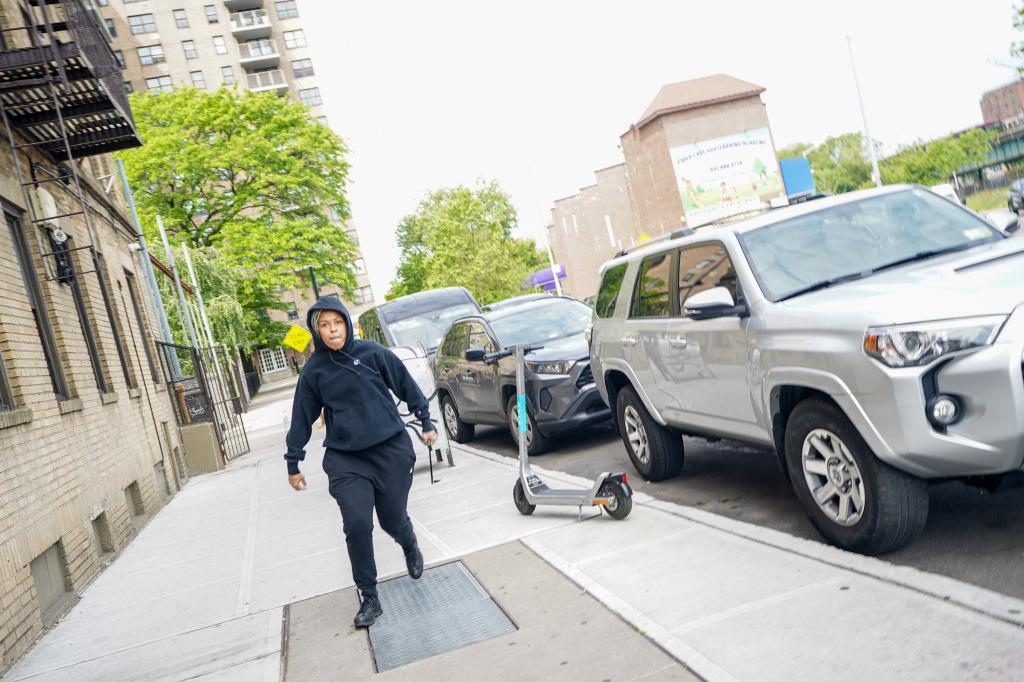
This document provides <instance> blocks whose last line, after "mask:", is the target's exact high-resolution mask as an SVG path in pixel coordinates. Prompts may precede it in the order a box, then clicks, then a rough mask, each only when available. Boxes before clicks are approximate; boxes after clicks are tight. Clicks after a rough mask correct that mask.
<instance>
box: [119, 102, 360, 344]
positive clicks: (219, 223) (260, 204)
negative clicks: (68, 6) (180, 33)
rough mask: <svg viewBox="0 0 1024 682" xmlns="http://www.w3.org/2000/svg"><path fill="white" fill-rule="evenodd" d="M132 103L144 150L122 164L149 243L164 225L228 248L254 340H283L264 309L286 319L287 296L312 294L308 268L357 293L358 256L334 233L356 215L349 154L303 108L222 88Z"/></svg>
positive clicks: (172, 235)
mask: <svg viewBox="0 0 1024 682" xmlns="http://www.w3.org/2000/svg"><path fill="white" fill-rule="evenodd" d="M131 104H132V112H133V114H134V116H135V122H136V125H137V127H138V129H139V133H140V136H141V137H142V139H143V140H144V142H145V145H144V146H142V147H139V148H137V149H131V150H127V151H124V152H120V153H119V157H120V158H122V159H123V160H124V162H125V165H126V167H127V171H128V179H129V182H130V183H131V186H132V189H133V191H134V192H135V198H136V201H137V203H138V206H139V217H140V219H141V220H142V223H143V228H144V230H145V231H146V236H147V238H148V239H150V240H151V243H154V244H159V241H158V238H157V234H156V220H155V219H156V216H157V215H159V216H161V217H162V218H163V221H164V225H165V227H166V229H167V233H168V238H169V239H170V240H171V241H172V243H174V244H182V243H184V244H188V245H189V246H190V247H194V248H195V249H196V250H197V251H201V250H203V249H206V248H209V247H211V246H213V247H218V249H219V255H218V256H217V258H218V261H219V262H221V263H223V264H225V265H226V266H231V267H234V268H237V271H238V272H242V273H244V277H243V278H242V279H241V280H240V281H239V282H238V284H237V287H236V295H237V297H238V301H239V302H240V304H241V306H242V309H243V311H244V317H245V329H246V332H245V335H246V337H247V338H246V339H245V340H246V341H248V342H249V343H256V344H260V343H277V342H279V341H280V337H281V336H282V335H283V333H284V329H285V326H284V325H282V324H279V323H274V322H271V321H270V318H269V317H268V316H267V315H266V310H267V308H273V309H279V310H283V309H284V304H283V303H282V302H281V300H280V298H279V296H278V292H279V291H280V288H281V287H284V288H286V289H290V288H295V287H297V286H299V285H300V284H304V281H305V280H304V279H303V276H302V275H301V273H299V272H296V271H297V270H298V269H299V268H302V267H304V266H307V265H312V266H313V267H314V269H315V270H316V273H317V277H318V278H319V279H321V280H322V281H329V282H332V283H334V284H336V285H337V286H338V288H339V289H340V290H341V291H342V292H344V293H347V294H351V292H352V290H353V288H354V287H355V274H354V272H353V270H352V263H353V260H354V254H355V247H354V245H353V244H352V243H351V242H350V241H349V240H348V239H347V238H346V236H345V234H344V232H343V230H341V229H340V228H339V227H338V226H337V225H336V224H335V221H336V220H343V219H345V218H346V217H347V216H348V202H347V200H346V197H345V187H346V183H347V179H348V171H349V166H348V163H347V162H346V160H345V156H346V154H347V148H346V147H345V144H344V142H343V141H342V140H341V138H339V137H338V136H337V135H336V134H334V133H333V132H332V131H331V130H330V129H329V128H328V127H327V126H324V125H321V124H320V123H318V122H317V121H315V120H314V119H313V118H312V117H311V116H310V114H309V111H308V109H307V108H306V107H305V106H303V105H301V104H298V103H295V102H292V101H290V100H289V99H288V98H285V97H277V96H276V95H274V94H272V93H252V92H238V91H235V90H227V89H223V88H222V89H220V90H217V91H215V92H204V91H200V90H197V89H195V88H184V89H179V90H174V91H173V92H167V93H160V94H158V95H155V96H154V95H152V94H149V93H137V94H135V95H133V96H132V99H131ZM211 303H213V301H211ZM218 306H220V303H217V304H215V305H214V307H215V308H216V307H218Z"/></svg>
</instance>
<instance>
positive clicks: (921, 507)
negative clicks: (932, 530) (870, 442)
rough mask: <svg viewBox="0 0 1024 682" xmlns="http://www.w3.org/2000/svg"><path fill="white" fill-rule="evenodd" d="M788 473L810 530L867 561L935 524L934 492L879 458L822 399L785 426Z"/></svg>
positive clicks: (798, 411) (810, 402)
mask: <svg viewBox="0 0 1024 682" xmlns="http://www.w3.org/2000/svg"><path fill="white" fill-rule="evenodd" d="M785 447H786V465H787V467H788V469H789V478H790V481H791V482H792V484H793V489H794V491H795V492H796V496H797V498H798V499H799V500H800V504H801V505H802V506H803V508H804V511H805V512H806V513H807V515H808V516H809V517H810V519H811V523H813V524H814V527H815V528H817V529H818V532H819V533H821V534H822V535H823V536H825V538H826V539H827V540H828V541H829V542H831V543H832V544H834V545H837V546H839V547H842V548H843V549H848V550H851V551H854V552H860V553H862V554H871V555H876V554H884V553H886V552H891V551H892V550H894V549H897V548H899V547H902V546H903V545H905V544H907V543H908V542H910V541H911V540H913V539H914V538H915V537H917V535H918V534H919V533H920V532H921V531H922V530H923V529H924V525H925V522H926V521H927V520H928V484H927V483H926V482H925V481H924V480H922V479H920V478H917V477H916V476H911V475H909V474H905V473H903V472H902V471H899V470H897V469H894V468H893V467H891V466H889V465H888V464H886V463H885V462H883V461H881V460H880V459H878V458H877V457H875V455H874V453H873V452H871V450H870V448H868V446H867V444H866V443H865V442H864V439H862V438H861V437H860V434H859V433H858V432H857V429H856V428H854V426H853V424H851V423H850V421H849V420H848V419H847V418H846V415H844V414H843V413H842V411H841V410H839V408H837V407H836V406H835V405H833V404H832V403H830V402H827V401H825V400H822V399H819V398H811V399H808V400H805V401H804V402H802V403H800V404H799V405H797V406H796V408H795V409H794V410H793V413H792V414H791V415H790V417H789V422H788V423H787V424H786V445H785Z"/></svg>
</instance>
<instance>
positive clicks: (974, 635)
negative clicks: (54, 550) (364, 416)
mask: <svg viewBox="0 0 1024 682" xmlns="http://www.w3.org/2000/svg"><path fill="white" fill-rule="evenodd" d="M290 399H291V391H290V390H287V386H286V385H284V384H280V385H269V386H265V387H264V389H263V391H261V394H260V396H258V397H257V399H256V401H254V403H253V405H252V407H251V409H250V412H249V413H248V414H247V416H246V425H247V427H248V428H249V435H250V442H251V443H252V446H253V451H252V454H250V455H247V456H246V457H244V458H242V459H241V460H240V461H238V462H236V463H234V464H232V465H231V466H229V467H228V469H226V470H225V471H222V472H219V473H216V474H211V475H208V476H202V477H197V478H195V479H193V480H192V481H191V482H190V483H189V485H188V486H186V487H185V489H184V490H182V491H181V492H180V493H179V494H178V495H177V496H176V497H175V498H174V500H173V501H172V502H171V503H170V504H169V505H168V506H167V507H166V508H165V509H164V510H162V511H161V512H160V513H159V514H157V516H156V517H155V518H154V519H153V521H152V522H150V524H149V525H148V526H147V527H146V528H145V529H144V530H143V531H142V533H141V534H140V535H139V537H138V538H137V539H136V540H135V541H134V542H133V543H132V544H131V545H129V546H128V548H127V549H126V550H125V551H124V553H123V554H122V555H121V556H120V557H118V559H117V560H116V561H115V562H114V564H113V565H112V566H111V567H110V568H109V569H107V571H106V572H104V573H103V574H102V575H101V576H100V577H99V578H98V579H97V580H96V581H95V582H94V583H93V584H92V585H91V586H90V587H89V588H88V589H87V590H86V591H85V592H84V594H83V595H82V599H81V601H80V603H79V604H78V606H77V607H76V608H75V609H74V610H73V611H72V612H71V613H70V614H69V615H68V616H67V617H65V618H64V620H63V621H62V622H61V623H60V624H59V625H58V626H57V627H56V628H54V630H53V631H51V632H50V633H48V634H47V635H46V636H45V637H44V638H43V639H42V640H40V642H38V643H37V645H36V646H35V648H34V649H33V650H32V651H30V652H29V653H28V654H27V655H26V656H25V657H24V658H23V659H22V660H21V661H20V662H19V663H18V664H17V665H16V666H15V667H14V668H13V669H12V670H11V671H10V673H9V674H8V675H7V676H5V677H4V682H13V681H15V680H27V679H31V680H37V681H43V680H184V679H202V680H246V681H248V680H265V681H268V682H269V681H271V680H278V679H279V678H280V675H281V672H282V653H283V651H282V642H284V653H285V654H286V656H287V658H288V670H289V679H300V678H301V677H300V676H299V673H300V672H301V671H302V670H304V669H306V670H309V669H310V667H309V666H306V667H305V668H304V667H303V665H302V660H301V659H302V658H304V657H306V656H310V655H312V654H311V653H310V652H312V651H317V650H319V651H325V650H324V649H323V647H320V648H319V649H317V648H313V649H310V648H308V647H306V648H303V647H301V646H299V645H300V640H301V639H302V638H301V637H299V636H298V635H296V637H295V639H294V640H292V638H291V637H290V636H283V634H285V633H283V632H282V624H283V620H284V617H285V607H286V606H288V610H289V611H293V613H292V616H293V620H296V619H295V618H294V616H296V615H299V614H300V613H301V614H302V615H303V617H302V619H299V620H301V622H302V627H303V628H305V632H306V633H310V632H312V633H315V632H317V631H319V630H329V629H332V628H333V631H335V632H337V633H340V635H339V637H338V638H337V639H338V640H339V642H338V646H339V647H343V646H349V645H352V643H353V642H354V643H355V644H356V646H357V648H358V644H359V642H363V643H364V644H365V642H366V638H365V634H363V633H353V632H352V628H351V618H352V615H353V613H352V611H353V609H354V595H352V592H353V590H352V589H351V588H352V582H351V574H350V570H349V566H348V560H347V557H346V554H345V547H344V540H343V538H342V535H341V523H340V515H339V513H338V509H337V506H336V505H335V503H334V501H333V500H332V499H331V498H330V496H329V495H328V494H327V489H326V487H327V485H326V484H327V481H326V476H325V475H324V474H323V472H322V470H321V468H320V453H319V452H317V451H318V450H319V448H318V447H316V446H315V445H314V446H313V447H311V448H310V451H309V455H308V456H307V461H306V463H305V465H304V466H303V472H304V473H305V474H306V477H307V480H308V482H309V489H308V490H306V491H304V492H302V493H297V492H295V491H293V490H291V489H290V488H289V487H288V485H287V481H286V477H285V470H284V464H283V461H282V460H281V452H282V444H283V442H284V432H285V430H286V428H287V421H288V416H289V410H290ZM321 439H322V435H321V432H319V431H314V436H313V442H314V443H317V444H318V443H319V441H320V440H321ZM454 457H455V463H456V465H457V466H456V467H455V468H451V469H450V468H448V467H446V466H444V465H442V466H440V467H439V468H437V469H435V472H436V475H437V476H438V477H439V478H440V479H441V480H440V482H439V483H437V484H435V485H433V486H431V485H430V481H429V478H428V477H427V463H426V461H425V459H424V457H423V455H422V454H421V455H420V460H419V461H418V463H417V471H416V478H415V481H414V484H413V491H412V494H411V496H410V504H409V509H410V515H411V516H412V517H413V521H414V524H415V526H416V530H417V534H418V536H419V541H420V546H421V548H422V550H423V552H424V555H425V558H426V561H427V563H428V564H431V565H435V564H438V563H441V562H447V561H452V560H454V559H457V558H462V559H463V560H464V562H465V564H466V565H467V567H468V568H469V569H470V570H471V571H472V572H473V573H474V575H476V576H477V578H478V580H479V581H480V583H481V585H482V586H483V587H484V588H485V589H486V590H487V592H489V594H490V596H491V597H492V598H493V599H494V600H495V601H496V602H497V604H498V606H499V607H501V608H502V609H503V610H504V611H505V612H506V613H508V614H510V615H513V618H512V620H513V621H514V622H515V624H516V626H517V627H518V628H519V631H518V632H516V633H514V634H512V635H505V636H503V637H502V638H498V639H494V640H490V641H489V642H480V643H478V644H473V645H471V646H467V647H465V648H462V649H458V650H455V651H451V652H448V653H446V654H443V655H442V656H443V658H444V664H445V665H444V667H443V668H440V669H443V670H445V671H447V677H448V678H450V679H476V678H477V677H478V675H475V674H470V673H469V672H468V671H471V670H487V671H489V673H490V674H489V677H496V678H498V679H508V678H512V677H518V676H519V675H520V672H521V668H520V666H517V665H516V664H515V659H514V658H513V659H508V658H503V657H499V656H498V655H497V653H496V652H497V649H496V648H495V647H496V645H497V644H501V645H506V644H508V642H505V641H504V637H509V638H512V639H510V640H509V642H511V641H514V638H516V637H520V638H524V639H523V641H527V640H529V638H530V637H532V636H535V635H536V634H537V632H539V631H540V630H542V629H543V628H545V627H548V628H550V623H546V622H544V621H545V620H546V619H548V618H549V617H552V614H549V615H548V616H544V615H543V611H542V610H538V609H536V608H534V604H533V602H532V601H531V599H532V600H536V597H533V598H531V596H530V594H529V590H524V589H522V587H523V583H522V581H523V580H524V579H525V580H527V581H532V580H534V574H533V573H532V572H530V571H529V570H527V571H526V572H525V573H524V572H523V571H513V572H511V573H509V574H508V575H503V574H502V566H503V565H504V564H505V563H507V562H512V561H513V558H512V557H513V556H514V554H513V552H514V551H515V550H516V548H523V547H525V548H529V550H531V551H532V553H534V554H535V555H536V557H540V559H543V560H544V562H546V563H547V564H548V565H549V566H551V567H553V568H554V569H557V570H558V571H559V572H560V573H561V574H563V575H564V576H566V577H567V578H568V579H569V580H571V581H572V583H574V584H575V586H576V587H573V586H572V585H571V584H568V583H566V585H569V587H570V588H572V589H573V590H574V591H575V592H576V593H579V592H580V590H579V588H582V589H583V590H585V591H586V592H587V593H588V594H589V595H590V596H592V597H593V598H594V599H596V600H597V602H600V603H601V604H603V605H604V607H605V608H607V609H608V610H610V611H611V612H613V613H614V614H617V616H618V617H619V618H621V619H622V621H624V623H621V624H623V625H625V624H628V625H630V626H632V627H624V628H622V630H621V632H619V631H616V630H614V629H611V630H608V632H612V633H616V632H618V634H616V635H615V637H620V638H622V639H621V642H622V647H621V649H622V650H623V651H625V650H627V649H628V651H629V652H631V653H628V654H623V655H628V656H634V657H635V660H636V661H637V662H638V664H639V663H645V665H644V666H642V667H643V670H641V669H640V668H638V667H632V668H629V670H631V671H632V673H629V674H626V673H620V672H618V671H619V668H618V666H615V667H616V674H614V675H612V673H611V671H609V673H608V674H607V675H603V676H602V677H601V678H600V679H606V678H607V679H630V678H633V679H635V678H638V677H640V676H644V677H643V678H644V679H685V677H686V676H688V675H689V673H688V672H687V671H686V670H684V669H683V668H682V667H681V666H675V664H674V663H673V662H672V661H671V659H670V658H668V657H667V656H666V657H664V661H662V660H660V659H659V660H657V661H655V659H657V657H658V656H663V654H662V652H661V651H658V649H657V648H655V647H654V646H651V647H650V648H649V649H644V645H646V644H649V642H643V641H641V642H639V643H634V642H631V641H630V640H629V639H628V638H629V636H630V634H632V635H633V636H635V637H637V639H639V640H642V639H643V638H640V637H639V636H638V635H636V633H637V632H640V633H643V634H644V635H646V637H647V638H649V640H650V642H653V643H654V644H655V645H657V647H660V649H661V650H663V651H664V652H667V653H668V654H670V655H671V656H672V657H674V658H675V659H676V660H677V661H680V662H682V664H683V665H685V666H686V668H689V670H690V671H693V672H694V673H696V674H697V675H699V676H700V677H703V678H705V679H708V680H731V679H737V680H800V679H821V678H834V679H855V678H856V679H861V678H867V679H874V680H881V679H894V680H895V679H899V680H941V679H951V680H952V679H957V680H959V679H965V678H969V677H984V678H985V679H993V680H998V679H1006V680H1010V679H1019V678H1020V675H1021V672H1020V664H1021V660H1022V658H1021V653H1020V652H1021V651H1022V647H1024V602H1021V601H1019V600H1014V599H1011V598H1009V597H1004V596H1002V595H998V594H995V593H991V592H987V591H985V590H981V589H979V588H975V587H972V586H969V585H966V584H963V583H959V582H957V581H954V580H950V579H948V578H943V577H939V576H934V575H930V574H925V573H922V572H919V571H916V570H914V569H909V568H905V567H896V566H892V565H890V564H888V563H885V562H884V561H880V560H876V559H869V558H865V557H861V556H857V555H852V554H848V553H845V552H842V551H840V550H837V549H834V548H832V547H828V546H825V545H822V544H819V543H815V542H810V541H806V540H799V539H796V538H792V537H790V536H788V535H785V534H782V533H778V532H775V531H771V530H767V529H763V528H760V527H756V526H752V525H749V524H744V523H741V522H736V521H732V520H729V519H725V518H723V517H719V516H716V515H713V514H708V513H706V512H701V511H699V510H696V509H692V508H686V507H681V506H678V505H673V504H668V503H662V502H658V501H655V500H653V499H651V498H649V497H648V496H645V495H638V496H637V498H636V500H635V504H634V509H633V513H632V515H631V516H630V517H629V518H628V519H626V520H625V521H614V520H611V519H609V518H608V517H607V516H605V517H602V516H601V514H600V513H599V512H598V513H595V512H594V511H593V510H585V511H584V514H583V518H584V520H583V521H582V522H580V521H578V520H577V515H576V512H575V510H572V509H559V508H550V509H545V508H543V507H541V508H538V509H537V511H536V512H535V513H534V515H533V516H530V517H523V516H520V515H519V513H518V512H517V511H516V510H515V507H514V505H513V504H512V499H511V498H512V495H511V491H512V485H513V483H514V481H515V475H516V471H515V466H514V462H512V461H510V460H507V459H504V458H501V457H499V456H496V455H490V454H488V453H481V452H478V451H475V450H473V449H470V448H463V447H461V446H460V447H459V448H457V449H456V450H455V452H454ZM548 462H551V463H557V455H555V456H552V457H550V458H539V459H538V463H540V464H547V463H548ZM546 475H547V476H550V477H551V478H552V479H556V480H561V481H565V482H568V483H576V484H581V483H582V482H581V481H579V480H577V479H574V478H573V477H571V476H567V475H564V474H559V473H550V472H549V473H547V474H546ZM375 537H376V544H377V548H378V551H377V563H378V571H379V573H380V575H381V577H382V578H385V577H388V576H393V575H402V574H404V572H405V569H404V561H403V558H402V554H401V552H400V551H399V550H398V548H397V547H396V546H395V544H394V543H393V542H392V541H391V539H390V538H388V537H387V536H386V535H384V534H383V533H381V532H380V531H379V530H378V531H377V532H376V533H375ZM520 542H521V543H522V544H520ZM495 557H504V561H499V560H497V559H496V558H495ZM536 557H533V556H531V555H530V554H529V553H525V554H524V555H523V557H521V558H516V559H514V561H522V562H525V563H524V565H534V564H531V563H530V562H533V561H536ZM536 565H541V564H539V562H538V563H537V564H536ZM547 570H548V569H547V568H546V567H545V568H544V569H543V570H540V569H533V571H535V572H536V574H537V575H536V586H537V589H538V590H541V591H542V590H544V589H550V590H552V592H551V594H557V595H562V594H564V590H565V585H560V584H558V583H559V580H555V579H553V578H551V577H550V576H547V577H545V575H544V574H545V571H547ZM512 577H516V579H517V582H515V584H514V585H513V584H512V583H510V582H509V580H511V578H512ZM556 577H557V576H556ZM526 584H527V586H529V584H530V583H529V582H527V583H526ZM516 585H518V587H516ZM544 585H547V586H548V587H547V588H545V587H543V586H544ZM503 587H504V588H506V589H503ZM346 590H347V592H346ZM539 593H540V592H539ZM314 598H319V599H321V600H334V601H323V602H321V604H322V605H324V604H336V605H338V606H337V607H336V608H319V609H317V608H312V606H311V605H313V602H311V601H309V600H313V599H314ZM346 599H347V601H346ZM588 599H589V597H588ZM540 601H541V602H543V601H544V599H543V598H541V599H540ZM300 602H305V604H300ZM588 604H589V605H588ZM290 605H294V606H290ZM384 608H385V609H388V605H387V603H385V604H384ZM579 608H580V609H581V612H582V611H583V610H587V609H591V610H594V609H596V612H599V613H602V614H605V615H610V614H608V613H607V611H605V608H601V607H598V606H597V604H596V603H590V602H587V603H582V602H580V606H579ZM515 614H519V615H518V616H515ZM318 619H319V620H318ZM296 622H298V621H297V620H296ZM318 623H319V625H318ZM606 626H607V627H608V628H613V625H612V624H608V623H606ZM561 632H562V637H561V640H560V639H559V638H558V637H552V638H551V639H550V640H549V642H548V644H547V645H546V646H544V645H535V646H538V647H539V648H537V649H536V651H535V652H534V654H533V655H538V654H537V652H538V651H539V652H543V653H546V654H551V653H552V652H553V651H555V650H557V651H561V650H565V651H570V650H571V651H572V652H573V654H574V656H575V655H576V654H579V655H580V656H583V657H590V658H592V659H594V660H600V657H609V658H610V659H614V658H615V657H616V656H618V655H619V654H620V651H619V649H620V647H614V646H613V647H609V646H608V644H607V643H606V642H605V641H604V640H602V639H601V638H595V639H594V640H593V641H591V640H590V637H589V634H587V633H584V632H581V631H578V630H567V629H563V630H562V631H561ZM530 641H536V640H530ZM293 643H294V647H293V646H292V644H293ZM364 649H365V647H364ZM303 651H305V652H307V653H301V652H303ZM330 651H331V649H330V646H329V643H328V646H327V650H326V651H325V655H326V654H329V653H330ZM521 653H524V654H525V652H521ZM359 655H365V656H368V654H367V653H366V652H365V651H364V652H363V654H359ZM438 658H440V657H438ZM524 660H525V659H524ZM538 660H539V659H538ZM545 660H548V659H545ZM561 660H564V659H558V657H557V656H552V657H551V658H550V661H551V662H550V663H549V664H545V665H551V666H552V668H551V669H550V670H547V671H546V673H545V674H543V675H542V678H543V679H580V677H581V676H582V675H580V674H577V675H575V676H574V675H573V674H572V672H571V669H569V668H566V669H564V670H563V669H562V666H561ZM577 660H578V659H577ZM654 662H657V663H658V665H653V663H654ZM437 665H438V662H437V661H436V660H434V659H425V660H422V661H419V662H416V663H411V664H409V665H408V666H403V667H401V668H396V669H394V670H391V671H389V672H387V673H379V674H373V673H368V674H367V677H378V676H381V677H390V678H393V679H430V678H429V677H426V676H424V675H426V674H427V671H428V670H437V669H439V668H437V667H436V666H437ZM652 665H653V667H652ZM432 666H433V667H432ZM314 667H315V666H314ZM363 670H364V671H370V670H372V666H371V667H365V666H364V667H363ZM576 670H577V673H578V672H579V671H580V670H583V669H580V668H577V669H576ZM456 671H459V672H456ZM535 673H536V671H535ZM534 676H536V674H534ZM324 677H325V676H324V675H323V674H321V675H320V677H318V678H317V679H324ZM582 677H583V678H584V679H590V677H589V676H582ZM327 679H340V677H337V676H333V675H330V676H327ZM345 679H359V677H358V676H355V675H354V674H353V673H350V674H348V675H346V677H345Z"/></svg>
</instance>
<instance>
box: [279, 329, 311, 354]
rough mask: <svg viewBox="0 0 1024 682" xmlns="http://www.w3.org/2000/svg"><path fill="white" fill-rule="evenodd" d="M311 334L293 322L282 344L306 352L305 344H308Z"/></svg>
mask: <svg viewBox="0 0 1024 682" xmlns="http://www.w3.org/2000/svg"><path fill="white" fill-rule="evenodd" d="M312 338H313V335H312V334H310V333H309V332H307V331H306V330H305V329H303V328H302V327H300V326H298V325H295V324H293V325H292V328H291V329H289V330H288V333H287V334H286V335H285V337H284V345H286V346H288V347H289V348H294V349H295V350H297V351H299V352H300V353H305V352H306V346H308V345H309V342H310V340H311V339H312Z"/></svg>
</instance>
